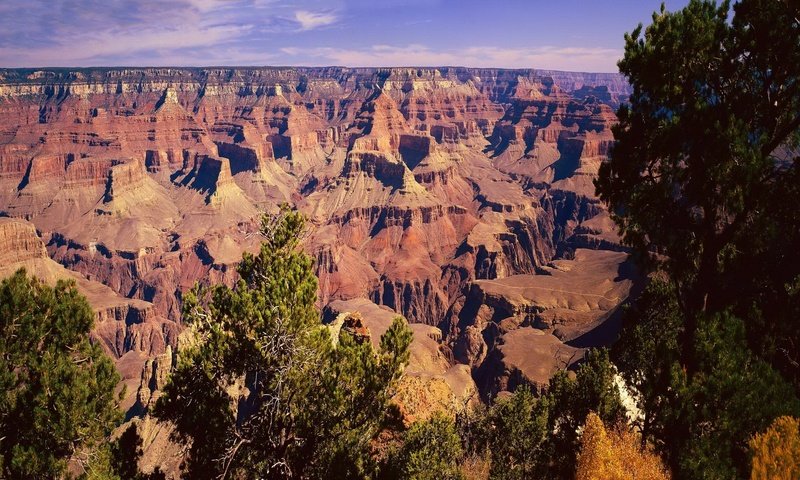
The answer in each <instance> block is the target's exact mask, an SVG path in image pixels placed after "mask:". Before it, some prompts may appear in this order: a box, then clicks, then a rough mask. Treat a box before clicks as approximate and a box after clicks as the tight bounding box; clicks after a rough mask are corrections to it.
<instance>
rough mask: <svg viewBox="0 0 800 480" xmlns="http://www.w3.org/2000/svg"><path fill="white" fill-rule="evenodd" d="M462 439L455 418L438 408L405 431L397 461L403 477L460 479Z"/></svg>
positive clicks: (401, 477) (436, 479)
mask: <svg viewBox="0 0 800 480" xmlns="http://www.w3.org/2000/svg"><path fill="white" fill-rule="evenodd" d="M462 456H463V449H462V447H461V439H460V438H459V437H458V434H457V433H456V426H455V422H454V421H453V419H452V418H450V417H448V416H446V415H445V414H443V413H441V412H439V413H436V414H434V415H433V416H432V417H431V418H429V419H428V420H424V421H420V422H416V423H414V424H413V425H412V426H411V428H410V429H409V430H408V431H407V432H406V433H405V435H404V438H403V446H402V448H401V449H400V452H399V453H398V455H397V459H396V463H397V465H398V467H399V468H398V469H399V470H400V474H399V475H398V477H399V478H400V479H403V480H461V479H463V478H464V476H463V474H462V473H461V471H460V469H459V464H458V463H459V461H460V460H461V458H462Z"/></svg>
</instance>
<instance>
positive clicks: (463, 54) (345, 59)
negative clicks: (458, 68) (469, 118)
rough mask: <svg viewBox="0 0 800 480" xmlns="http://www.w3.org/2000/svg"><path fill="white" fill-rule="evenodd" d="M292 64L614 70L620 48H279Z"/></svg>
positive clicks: (379, 46)
mask: <svg viewBox="0 0 800 480" xmlns="http://www.w3.org/2000/svg"><path fill="white" fill-rule="evenodd" d="M281 51H282V52H283V53H285V54H286V55H289V56H291V57H293V58H295V59H296V63H298V64H303V63H308V64H312V65H348V66H387V67H392V66H441V65H451V66H452V65H464V66H474V67H499V68H549V69H555V70H573V71H575V70H583V71H596V72H613V71H616V62H617V60H618V59H619V58H620V57H621V56H622V51H621V50H616V49H610V48H599V47H589V48H584V47H554V46H544V47H537V48H500V47H493V46H474V47H466V48H461V49H453V50H433V49H431V48H429V47H427V46H425V45H420V44H411V45H405V46H392V45H373V46H371V47H367V48H361V49H346V48H333V47H318V48H297V47H287V48H283V49H281Z"/></svg>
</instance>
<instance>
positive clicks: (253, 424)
mask: <svg viewBox="0 0 800 480" xmlns="http://www.w3.org/2000/svg"><path fill="white" fill-rule="evenodd" d="M303 229H304V218H303V217H302V216H301V215H300V214H298V213H296V212H291V211H289V209H288V207H285V206H284V207H283V208H282V210H281V213H280V214H279V215H276V216H271V217H270V216H265V217H264V219H263V222H262V228H261V233H262V235H263V236H264V239H265V240H264V242H263V243H262V245H261V249H260V251H259V253H258V254H257V255H250V254H245V255H244V258H243V261H242V262H241V264H240V265H239V269H238V272H239V274H240V276H241V280H239V282H238V283H237V284H236V285H235V287H234V288H228V287H225V286H222V285H220V286H216V287H214V288H212V289H211V291H210V292H203V291H201V290H198V291H196V292H195V293H193V294H190V295H187V297H186V299H185V302H184V319H185V320H186V322H187V323H189V324H190V325H191V328H192V329H193V331H194V333H195V336H196V344H195V346H194V347H192V348H190V349H186V350H184V351H182V352H179V357H180V358H179V362H178V367H177V369H176V371H175V372H174V373H173V374H172V376H171V378H170V380H169V382H168V384H167V386H166V388H165V391H164V395H163V396H162V397H161V398H160V399H159V402H158V404H157V406H156V412H155V413H156V415H157V416H158V417H160V418H161V419H164V420H169V421H172V422H173V423H174V424H175V427H176V438H177V439H178V440H179V441H181V442H184V443H187V444H191V447H190V451H189V458H188V462H187V465H186V468H187V473H188V475H189V476H191V477H193V478H211V477H226V476H229V477H237V476H246V477H263V478H286V477H290V476H291V477H295V478H357V477H363V476H366V475H367V474H368V473H369V472H371V471H373V470H374V468H375V466H374V462H372V458H371V456H370V452H369V447H370V441H371V440H372V439H373V438H374V437H375V436H376V434H377V433H378V431H379V429H380V427H381V426H382V424H383V422H384V420H385V418H386V414H387V412H388V410H389V409H388V400H389V398H390V397H391V394H392V389H393V387H394V384H395V383H396V381H397V380H398V378H399V376H400V374H401V372H402V369H403V367H404V366H405V364H406V363H407V362H408V356H409V354H408V346H409V344H410V342H411V331H410V329H409V328H408V326H407V325H406V324H405V322H404V321H403V320H402V319H396V320H395V321H394V323H393V324H392V326H391V327H390V328H389V330H388V331H387V332H386V334H384V336H383V337H382V338H381V342H380V348H378V349H377V351H376V349H375V348H373V347H372V345H371V343H369V342H364V341H361V340H359V339H358V338H355V337H353V336H351V335H350V334H349V333H347V332H345V331H344V329H343V330H342V332H341V333H340V335H339V338H338V342H333V341H332V339H331V337H330V334H329V331H328V329H327V328H326V327H324V326H322V325H321V324H320V320H319V313H318V312H317V310H316V308H315V302H316V291H317V283H316V278H315V277H314V273H313V269H312V263H311V259H310V257H309V256H308V255H306V254H305V253H303V252H302V251H301V250H300V249H299V241H300V236H301V234H302V232H303Z"/></svg>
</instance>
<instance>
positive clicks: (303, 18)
mask: <svg viewBox="0 0 800 480" xmlns="http://www.w3.org/2000/svg"><path fill="white" fill-rule="evenodd" d="M294 19H295V21H296V22H297V23H299V24H300V30H304V31H305V30H313V29H315V28H319V27H324V26H325V25H330V24H332V23H334V22H336V20H338V18H337V17H336V15H334V14H332V13H322V12H309V11H308V10H297V11H296V12H294Z"/></svg>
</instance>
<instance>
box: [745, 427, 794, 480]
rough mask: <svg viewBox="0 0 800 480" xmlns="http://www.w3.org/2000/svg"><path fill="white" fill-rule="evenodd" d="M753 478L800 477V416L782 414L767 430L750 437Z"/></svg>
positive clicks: (772, 479) (782, 478)
mask: <svg viewBox="0 0 800 480" xmlns="http://www.w3.org/2000/svg"><path fill="white" fill-rule="evenodd" d="M750 450H751V451H752V452H753V470H752V472H751V474H750V478H751V479H752V480H796V479H798V478H800V419H797V418H792V417H779V418H777V419H775V421H774V422H772V425H770V427H769V428H768V429H767V431H766V432H764V433H759V434H757V435H755V436H754V437H753V438H752V439H751V440H750Z"/></svg>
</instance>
